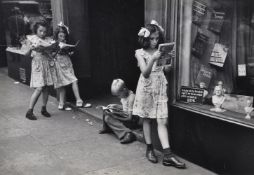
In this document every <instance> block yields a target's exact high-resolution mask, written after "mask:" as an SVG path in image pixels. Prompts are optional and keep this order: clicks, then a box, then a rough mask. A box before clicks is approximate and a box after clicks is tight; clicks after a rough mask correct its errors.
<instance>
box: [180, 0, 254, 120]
mask: <svg viewBox="0 0 254 175" xmlns="http://www.w3.org/2000/svg"><path fill="white" fill-rule="evenodd" d="M190 8H192V9H191V10H192V24H191V31H190V32H191V44H190V48H189V49H190V58H189V62H190V65H189V66H190V69H189V72H188V74H185V75H188V81H187V82H188V83H189V85H188V86H189V87H190V88H193V89H196V88H199V89H203V90H204V92H205V94H204V96H203V100H202V103H199V104H197V103H192V104H191V105H194V106H195V107H197V108H201V109H202V111H209V114H211V115H213V114H215V115H216V113H220V114H221V115H232V114H233V116H236V117H237V118H238V119H241V118H242V119H243V120H245V118H246V119H251V118H253V119H251V120H253V121H254V113H252V111H253V108H252V104H253V95H254V91H253V89H254V1H251V0H243V1H236V0H194V1H193V4H192V6H191V7H190ZM183 35H185V34H183ZM181 64H184V61H183V62H182V63H181ZM180 76H181V74H180ZM185 79H186V77H185ZM182 86H186V84H184V85H181V84H180V85H179V87H178V89H179V91H178V94H179V97H178V99H179V100H178V101H179V102H182V103H186V102H183V101H182V100H181V99H182V98H181V93H180V90H181V87H182ZM188 104H189V103H188ZM231 104H234V105H231ZM232 112H233V113H232ZM245 116H247V117H245Z"/></svg>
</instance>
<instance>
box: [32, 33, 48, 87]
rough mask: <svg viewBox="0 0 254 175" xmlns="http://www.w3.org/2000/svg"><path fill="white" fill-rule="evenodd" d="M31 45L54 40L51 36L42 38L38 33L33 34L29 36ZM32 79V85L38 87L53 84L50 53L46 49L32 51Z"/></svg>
mask: <svg viewBox="0 0 254 175" xmlns="http://www.w3.org/2000/svg"><path fill="white" fill-rule="evenodd" d="M28 40H29V42H30V45H39V44H40V42H48V43H50V42H52V39H51V38H45V39H41V38H39V37H38V36H37V35H32V36H30V37H29V38H28ZM31 57H32V63H31V64H32V65H31V80H30V87H32V88H37V87H43V86H50V85H53V80H52V74H51V70H50V67H49V59H50V57H49V54H48V53H46V52H44V51H41V52H39V51H35V50H33V51H32V52H31Z"/></svg>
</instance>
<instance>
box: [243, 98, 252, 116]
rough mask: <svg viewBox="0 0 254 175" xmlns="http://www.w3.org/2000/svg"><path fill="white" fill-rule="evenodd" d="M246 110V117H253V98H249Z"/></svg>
mask: <svg viewBox="0 0 254 175" xmlns="http://www.w3.org/2000/svg"><path fill="white" fill-rule="evenodd" d="M244 111H245V112H246V116H245V119H251V116H250V113H251V112H252V111H253V107H252V101H251V100H247V106H246V107H244Z"/></svg>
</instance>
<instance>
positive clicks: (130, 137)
mask: <svg viewBox="0 0 254 175" xmlns="http://www.w3.org/2000/svg"><path fill="white" fill-rule="evenodd" d="M135 140H136V136H135V135H134V134H133V133H132V132H128V133H126V134H125V136H124V137H123V139H121V141H120V143H121V144H127V143H132V142H134V141H135Z"/></svg>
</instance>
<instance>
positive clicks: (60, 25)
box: [57, 21, 70, 34]
mask: <svg viewBox="0 0 254 175" xmlns="http://www.w3.org/2000/svg"><path fill="white" fill-rule="evenodd" d="M57 26H59V27H64V28H65V29H66V30H67V33H68V34H70V31H69V27H67V26H66V25H64V23H63V22H62V21H60V22H59V23H58V24H57Z"/></svg>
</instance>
